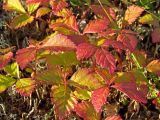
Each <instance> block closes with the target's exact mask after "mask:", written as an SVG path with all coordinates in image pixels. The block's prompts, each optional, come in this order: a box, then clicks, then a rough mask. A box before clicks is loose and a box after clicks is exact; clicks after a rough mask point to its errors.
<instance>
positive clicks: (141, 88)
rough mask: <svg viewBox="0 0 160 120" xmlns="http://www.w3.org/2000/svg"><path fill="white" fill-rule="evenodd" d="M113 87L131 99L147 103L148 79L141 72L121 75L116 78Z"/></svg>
mask: <svg viewBox="0 0 160 120" xmlns="http://www.w3.org/2000/svg"><path fill="white" fill-rule="evenodd" d="M112 87H114V88H116V89H118V90H119V91H121V92H123V93H125V94H126V95H127V96H128V97H129V98H131V99H134V100H136V101H138V102H142V103H147V100H146V96H147V92H148V89H147V86H146V78H145V76H144V75H143V74H142V73H141V72H140V71H131V72H124V73H120V74H119V75H118V76H117V77H116V78H115V85H113V86H112Z"/></svg>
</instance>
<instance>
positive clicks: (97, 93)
mask: <svg viewBox="0 0 160 120" xmlns="http://www.w3.org/2000/svg"><path fill="white" fill-rule="evenodd" d="M108 95H109V88H108V87H102V88H99V89H96V90H94V91H93V93H92V98H91V100H92V104H93V106H94V108H95V110H96V111H97V112H100V110H101V107H102V106H103V105H104V104H105V102H106V98H107V96H108Z"/></svg>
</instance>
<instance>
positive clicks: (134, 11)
mask: <svg viewBox="0 0 160 120" xmlns="http://www.w3.org/2000/svg"><path fill="white" fill-rule="evenodd" d="M143 11H144V9H143V8H142V7H139V6H136V5H131V6H129V7H128V8H127V10H126V12H125V17H124V20H125V21H127V22H128V24H132V23H133V22H135V20H136V19H137V18H138V17H139V16H140V15H141V13H142V12H143Z"/></svg>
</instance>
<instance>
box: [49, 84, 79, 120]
mask: <svg viewBox="0 0 160 120" xmlns="http://www.w3.org/2000/svg"><path fill="white" fill-rule="evenodd" d="M51 98H52V102H53V104H54V105H55V111H56V114H57V115H58V117H59V119H60V120H64V119H65V118H66V117H67V116H68V115H69V114H70V112H71V110H73V109H74V107H75V105H76V104H77V100H76V98H75V97H74V96H73V93H72V91H71V89H70V88H69V87H68V86H65V85H59V86H53V87H52V92H51Z"/></svg>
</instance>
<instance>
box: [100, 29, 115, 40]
mask: <svg viewBox="0 0 160 120" xmlns="http://www.w3.org/2000/svg"><path fill="white" fill-rule="evenodd" d="M116 33H117V31H116V30H112V29H110V28H109V29H107V30H105V31H103V32H100V33H98V37H99V38H100V37H106V36H113V35H114V34H116Z"/></svg>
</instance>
